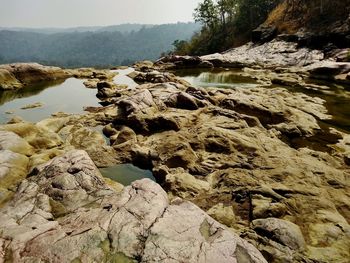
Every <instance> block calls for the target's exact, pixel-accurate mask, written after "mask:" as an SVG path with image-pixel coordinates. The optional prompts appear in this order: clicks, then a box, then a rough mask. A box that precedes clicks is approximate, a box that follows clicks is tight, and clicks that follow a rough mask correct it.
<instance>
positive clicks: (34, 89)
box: [0, 80, 64, 106]
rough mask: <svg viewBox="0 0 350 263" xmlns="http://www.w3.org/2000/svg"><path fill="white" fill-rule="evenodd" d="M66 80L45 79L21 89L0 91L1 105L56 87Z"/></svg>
mask: <svg viewBox="0 0 350 263" xmlns="http://www.w3.org/2000/svg"><path fill="white" fill-rule="evenodd" d="M63 82H64V80H56V81H45V82H41V83H39V84H36V85H31V86H28V87H25V88H23V89H20V90H5V91H0V106H1V105H3V104H4V103H6V102H9V101H12V100H15V99H18V98H26V97H31V96H35V95H37V94H39V93H40V92H42V91H43V90H45V89H47V88H50V87H55V86H57V85H60V84H62V83H63Z"/></svg>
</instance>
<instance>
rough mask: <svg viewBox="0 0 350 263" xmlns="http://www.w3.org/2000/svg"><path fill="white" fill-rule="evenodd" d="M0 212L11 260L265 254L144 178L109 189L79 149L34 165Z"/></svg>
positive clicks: (205, 258) (250, 258)
mask: <svg viewBox="0 0 350 263" xmlns="http://www.w3.org/2000/svg"><path fill="white" fill-rule="evenodd" d="M73 211H74V212H73ZM0 218H1V222H2V224H1V226H0V229H1V231H0V232H1V234H0V240H1V243H0V244H1V249H2V253H3V254H2V256H3V257H4V258H11V259H12V260H13V261H15V262H28V260H29V261H33V260H39V261H40V260H41V261H45V260H49V261H50V262H71V261H74V260H75V261H77V260H79V261H84V262H87V261H98V262H102V261H105V260H107V261H109V260H116V261H118V262H119V261H120V260H127V261H138V262H157V261H163V262H173V261H174V260H175V261H182V262H184V261H186V262H216V261H220V262H236V261H237V260H238V262H261V263H262V262H266V261H265V259H264V258H263V257H262V256H261V254H260V253H259V252H258V251H257V250H256V249H255V248H254V247H253V246H252V245H250V244H249V243H247V242H246V241H244V240H242V239H241V238H239V237H238V236H237V235H235V234H233V233H232V232H230V231H228V230H227V228H226V227H225V226H223V225H221V224H219V223H218V222H216V221H215V220H213V219H212V218H211V217H209V216H208V215H207V214H205V213H204V212H203V211H202V210H200V209H199V208H198V207H197V206H195V205H193V204H192V203H190V202H187V201H183V200H180V199H176V200H174V201H173V202H172V203H169V201H168V198H167V196H166V193H165V192H164V191H163V190H162V189H161V188H160V186H158V185H157V184H156V183H154V182H152V181H150V180H147V179H144V180H141V181H136V182H134V183H133V184H132V185H131V186H128V187H125V188H124V190H123V191H122V192H121V193H117V192H115V191H114V190H113V189H112V188H110V187H109V186H107V185H106V183H104V181H103V179H102V177H101V175H100V174H99V172H98V170H97V169H96V167H95V166H94V164H93V162H92V161H91V160H90V158H89V157H88V155H87V154H86V153H85V152H84V151H71V152H69V153H67V154H65V155H63V156H61V157H57V158H54V159H53V160H52V161H50V162H48V163H46V164H44V165H42V166H39V167H38V168H37V169H36V173H35V174H32V176H31V177H30V178H28V179H27V180H24V181H23V182H22V183H21V185H20V186H19V188H18V190H17V192H16V195H15V197H14V199H13V201H12V202H11V203H9V204H7V205H6V206H5V207H4V208H2V209H1V210H0ZM5 247H6V249H5ZM179 251H182V252H181V253H179Z"/></svg>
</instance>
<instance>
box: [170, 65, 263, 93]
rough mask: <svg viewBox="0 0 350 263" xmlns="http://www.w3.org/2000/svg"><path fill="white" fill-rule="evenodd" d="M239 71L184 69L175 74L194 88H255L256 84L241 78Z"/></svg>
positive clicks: (246, 78)
mask: <svg viewBox="0 0 350 263" xmlns="http://www.w3.org/2000/svg"><path fill="white" fill-rule="evenodd" d="M242 73H243V72H242V71H240V70H224V69H211V70H202V69H185V70H178V71H176V72H175V74H176V75H177V76H180V77H182V78H183V79H184V80H186V81H187V82H189V83H191V85H193V86H195V87H217V88H233V87H237V88H255V87H257V86H258V84H257V82H256V81H255V80H254V79H253V78H250V77H248V76H243V75H242Z"/></svg>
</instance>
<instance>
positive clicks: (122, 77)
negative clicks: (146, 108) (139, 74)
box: [111, 68, 138, 88]
mask: <svg viewBox="0 0 350 263" xmlns="http://www.w3.org/2000/svg"><path fill="white" fill-rule="evenodd" d="M111 71H112V72H117V73H118V75H116V76H115V77H114V78H113V82H114V83H115V84H119V85H128V87H129V88H135V87H136V86H138V84H137V83H136V82H135V81H134V80H133V79H132V78H130V77H128V74H130V73H132V72H134V71H135V70H134V69H133V68H127V69H117V70H111Z"/></svg>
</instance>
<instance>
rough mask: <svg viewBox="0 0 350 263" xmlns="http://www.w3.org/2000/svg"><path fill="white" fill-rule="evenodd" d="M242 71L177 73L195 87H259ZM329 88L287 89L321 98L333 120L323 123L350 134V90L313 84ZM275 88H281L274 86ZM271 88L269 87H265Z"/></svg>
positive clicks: (332, 85) (330, 85) (342, 87)
mask: <svg viewBox="0 0 350 263" xmlns="http://www.w3.org/2000/svg"><path fill="white" fill-rule="evenodd" d="M241 73H243V72H242V71H240V70H234V69H233V70H224V69H214V70H198V69H194V70H193V69H185V70H179V71H176V72H175V74H176V75H177V76H180V77H182V78H183V79H185V80H187V81H188V82H189V83H191V84H192V85H194V86H199V87H217V88H233V87H236V88H237V87H238V88H247V87H259V84H257V83H256V82H255V80H254V79H252V78H249V77H245V76H242V75H241ZM315 83H316V84H319V85H323V86H327V87H328V89H327V90H312V89H306V88H296V87H286V86H283V88H286V89H288V90H289V91H290V92H301V93H304V94H307V95H309V96H312V97H319V98H322V99H324V100H325V101H326V103H325V106H326V107H327V110H328V112H329V114H330V115H332V117H333V118H332V119H331V120H326V121H322V122H323V123H324V124H326V125H327V126H328V127H334V128H336V129H338V130H341V131H344V132H348V133H349V132H350V88H347V87H344V86H341V85H336V84H333V83H330V82H319V81H318V82H313V84H315ZM273 87H281V86H276V85H274V86H273ZM264 88H269V87H264Z"/></svg>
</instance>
